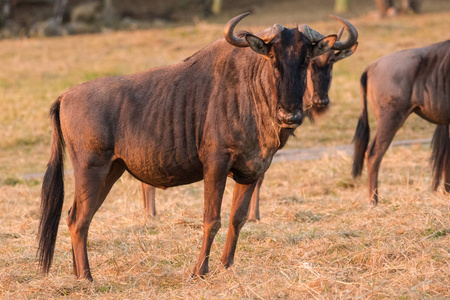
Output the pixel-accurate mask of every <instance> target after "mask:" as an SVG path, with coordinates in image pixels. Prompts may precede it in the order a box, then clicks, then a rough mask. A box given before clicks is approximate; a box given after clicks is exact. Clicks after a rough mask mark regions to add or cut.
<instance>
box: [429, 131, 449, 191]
mask: <svg viewBox="0 0 450 300" xmlns="http://www.w3.org/2000/svg"><path fill="white" fill-rule="evenodd" d="M431 149H432V151H431V158H430V162H431V167H432V170H433V184H432V187H433V190H436V189H437V188H438V186H439V183H440V182H441V178H442V173H443V172H444V170H445V166H447V165H448V164H449V163H450V137H449V129H448V125H438V126H436V130H435V131H434V134H433V139H432V140H431Z"/></svg>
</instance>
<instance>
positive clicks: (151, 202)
mask: <svg viewBox="0 0 450 300" xmlns="http://www.w3.org/2000/svg"><path fill="white" fill-rule="evenodd" d="M155 194H156V188H154V187H152V186H151V185H148V184H146V183H143V182H142V195H143V197H144V211H145V214H146V215H148V216H152V217H154V216H156V205H155Z"/></svg>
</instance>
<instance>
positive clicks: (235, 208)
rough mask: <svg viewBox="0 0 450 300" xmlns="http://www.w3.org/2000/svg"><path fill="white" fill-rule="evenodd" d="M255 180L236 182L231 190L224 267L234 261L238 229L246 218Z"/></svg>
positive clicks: (223, 257) (223, 259)
mask: <svg viewBox="0 0 450 300" xmlns="http://www.w3.org/2000/svg"><path fill="white" fill-rule="evenodd" d="M256 183H257V182H256V181H255V182H254V183H252V184H246V185H244V184H239V183H237V182H236V184H235V186H234V192H233V201H232V204H231V213H230V225H229V226H228V234H227V239H226V241H225V247H224V249H223V255H222V264H223V265H224V266H225V268H228V267H230V266H231V265H232V264H233V261H234V252H235V251H236V244H237V240H238V237H239V231H240V230H241V228H242V226H244V224H245V221H246V220H247V214H248V207H249V204H250V199H251V198H252V194H253V191H254V190H255V186H256Z"/></svg>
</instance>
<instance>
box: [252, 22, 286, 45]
mask: <svg viewBox="0 0 450 300" xmlns="http://www.w3.org/2000/svg"><path fill="white" fill-rule="evenodd" d="M283 30H284V27H283V25H281V24H278V23H276V24H274V25H273V26H272V27H269V28H266V29H264V30H263V31H261V32H258V33H257V34H256V36H257V37H259V38H260V39H262V40H263V41H264V42H266V43H269V42H271V41H272V40H273V39H274V38H275V36H276V35H277V34H279V33H280V32H282V31H283Z"/></svg>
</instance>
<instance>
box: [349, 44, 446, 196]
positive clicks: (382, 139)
mask: <svg viewBox="0 0 450 300" xmlns="http://www.w3.org/2000/svg"><path fill="white" fill-rule="evenodd" d="M361 94H362V103H363V105H362V111H361V115H360V117H359V121H358V125H357V128H356V132H355V137H354V142H355V154H354V161H353V176H354V177H357V176H359V175H361V172H362V168H363V164H364V157H365V155H366V156H367V171H368V181H369V197H370V200H371V202H372V203H373V204H376V203H377V202H378V171H379V168H380V164H381V160H382V158H383V155H384V154H385V152H386V150H387V149H388V147H389V145H390V143H391V141H392V139H393V138H394V135H395V133H396V132H397V130H398V129H399V128H400V127H401V126H402V125H403V123H404V122H405V120H406V119H407V117H408V116H409V115H410V114H411V113H413V112H414V113H416V114H417V115H419V116H420V117H422V118H423V119H425V120H427V121H429V122H432V123H434V124H437V125H438V126H437V128H436V131H435V134H434V137H433V140H432V147H433V151H432V157H431V159H432V164H433V173H434V175H433V181H434V183H433V188H434V189H436V188H437V187H438V185H439V181H440V179H441V176H442V173H444V174H445V190H446V191H447V192H448V191H450V141H449V134H448V132H449V129H448V126H449V124H450V40H447V41H445V42H441V43H437V44H433V45H430V46H428V47H423V48H417V49H409V50H403V51H399V52H395V53H393V54H390V55H387V56H385V57H382V58H380V59H378V60H376V61H375V62H374V63H372V64H371V65H369V66H368V67H367V68H366V70H365V71H364V73H363V74H362V76H361ZM367 100H369V101H370V103H371V105H372V107H373V110H374V113H375V117H376V119H377V124H378V128H377V132H376V135H375V138H374V139H373V141H372V143H371V144H370V146H369V148H368V149H367V146H368V144H369V135H370V128H369V123H368V114H367ZM366 150H367V151H366Z"/></svg>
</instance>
